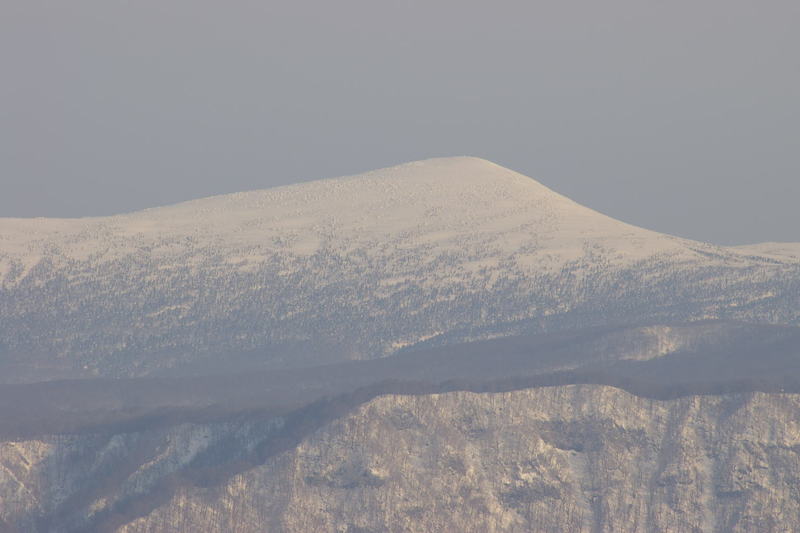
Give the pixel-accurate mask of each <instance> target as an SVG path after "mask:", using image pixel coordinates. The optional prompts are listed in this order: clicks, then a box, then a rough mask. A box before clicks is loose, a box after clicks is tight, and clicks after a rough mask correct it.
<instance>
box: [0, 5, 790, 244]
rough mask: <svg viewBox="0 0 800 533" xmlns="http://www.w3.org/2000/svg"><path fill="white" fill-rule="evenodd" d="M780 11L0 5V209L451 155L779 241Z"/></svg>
mask: <svg viewBox="0 0 800 533" xmlns="http://www.w3.org/2000/svg"><path fill="white" fill-rule="evenodd" d="M687 13H690V15H691V16H687ZM799 23H800V6H798V4H797V3H796V2H790V1H788V0H778V1H775V2H770V3H768V4H764V3H762V4H755V3H752V2H744V1H740V0H735V1H732V2H722V1H721V0H713V1H712V2H707V3H704V4H703V5H700V6H699V5H696V4H689V3H686V2H679V3H670V4H669V5H653V4H641V3H636V2H631V1H620V0H614V1H612V2H611V3H603V4H602V5H601V4H597V3H594V2H587V1H582V2H578V3H577V4H570V5H569V6H567V5H560V4H556V3H549V2H548V3H542V2H537V3H533V4H519V3H500V4H488V3H478V2H466V3H465V2H458V3H456V2H453V1H441V2H434V3H422V2H416V1H414V2H404V3H391V4H387V3H380V4H376V3H371V2H364V1H351V0H346V1H345V2H338V3H335V4H329V3H323V2H313V3H312V2H287V1H284V0H278V1H275V2H266V3H264V2H251V1H237V2H232V3H226V4H224V5H222V4H218V3H212V2H205V1H201V2H191V3H190V2H187V1H186V0H178V1H175V2H171V3H168V4H164V3H156V2H150V1H147V2H137V3H116V2H111V3H109V2H100V1H97V0H77V1H76V2H70V3H69V4H60V3H54V2H28V1H23V0H9V1H7V2H5V3H4V4H3V8H2V10H0V64H2V65H3V71H4V83H3V85H2V87H0V118H2V126H0V190H2V194H0V217H10V216H20V217H29V216H67V217H76V216H85V215H109V214H114V213H120V212H127V211H133V210H138V209H142V208H146V207H153V206H157V205H166V204H172V203H175V202H179V201H183V200H188V199H192V198H200V197H205V196H209V195H212V194H220V193H228V192H236V191H246V190H254V189H263V188H268V187H273V186H276V185H282V184H288V183H294V182H299V181H308V180H312V179H319V178H328V177H333V176H341V175H348V174H356V173H359V172H364V171H367V170H371V169H375V168H380V167H386V166H390V165H395V164H398V163H403V162H407V161H413V160H419V159H423V158H427V157H432V156H441V155H460V154H469V155H475V156H480V157H485V158H487V159H489V160H492V161H494V162H496V163H498V164H500V165H503V166H506V167H509V168H512V169H514V170H516V171H519V172H521V173H522V174H525V175H528V176H532V177H533V178H534V179H536V180H538V181H539V182H541V183H542V184H544V185H545V186H547V187H550V188H552V189H553V190H554V191H556V192H558V193H560V194H563V195H564V196H566V197H568V198H571V199H573V200H575V201H577V202H579V203H581V204H583V205H586V206H589V207H591V208H592V209H597V210H598V211H600V212H602V213H605V214H607V215H609V216H611V217H613V218H616V219H620V220H623V221H625V222H628V223H631V224H635V225H637V226H641V227H644V228H648V229H652V230H656V231H660V232H664V233H669V234H675V235H679V236H682V237H688V238H692V239H697V240H702V241H709V242H714V243H718V244H740V243H751V242H758V241H798V240H800V236H798V233H797V228H798V227H800V211H798V210H797V208H796V205H795V204H796V200H797V198H798V197H800V155H798V154H800V103H798V100H797V98H796V95H797V94H798V93H800V65H799V64H798V59H797V54H796V53H795V52H794V51H795V50H797V49H800V35H799V34H798V33H797V31H796V28H797V27H798V25H799Z"/></svg>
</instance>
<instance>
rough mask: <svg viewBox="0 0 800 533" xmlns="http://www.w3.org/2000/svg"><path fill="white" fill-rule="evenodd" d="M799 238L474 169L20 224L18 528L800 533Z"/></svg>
mask: <svg viewBox="0 0 800 533" xmlns="http://www.w3.org/2000/svg"><path fill="white" fill-rule="evenodd" d="M798 413H800V244H792V243H764V244H757V245H750V246H741V247H720V246H714V245H710V244H706V243H700V242H696V241H691V240H687V239H681V238H677V237H673V236H669V235H664V234H660V233H656V232H652V231H648V230H645V229H641V228H637V227H634V226H631V225H628V224H625V223H622V222H619V221H616V220H614V219H612V218H609V217H607V216H605V215H602V214H600V213H597V212H595V211H592V210H591V209H589V208H586V207H583V206H581V205H578V204H576V203H575V202H573V201H571V200H569V199H567V198H565V197H563V196H560V195H559V194H557V193H555V192H554V191H552V190H550V189H548V188H546V187H544V186H543V185H541V184H539V183H537V182H536V181H534V180H532V179H530V178H528V177H525V176H522V175H520V174H518V173H516V172H513V171H511V170H508V169H505V168H503V167H500V166H498V165H495V164H493V163H490V162H488V161H485V160H482V159H476V158H469V157H457V158H441V159H431V160H425V161H419V162H414V163H408V164H405V165H401V166H398V167H392V168H388V169H381V170H376V171H373V172H369V173H366V174H362V175H358V176H352V177H345V178H336V179H330V180H321V181H316V182H309V183H304V184H299V185H291V186H287V187H279V188H274V189H267V190H263V191H253V192H245V193H237V194H230V195H224V196H218V197H212V198H206V199H201V200H194V201H189V202H185V203H182V204H177V205H174V206H167V207H159V208H153V209H148V210H144V211H140V212H136V213H130V214H124V215H117V216H112V217H102V218H85V219H8V218H6V219H0V532H2V533H4V532H6V531H9V532H23V533H28V532H36V533H38V532H48V533H50V532H52V533H77V532H95V531H97V532H126V533H139V532H142V533H144V532H173V533H182V532H189V531H209V532H214V531H216V532H239V533H255V532H261V531H270V532H286V533H301V532H308V531H320V532H337V533H339V532H346V533H370V532H378V531H380V532H384V531H387V532H397V533H401V532H403V533H406V532H420V533H422V532H428V531H443V532H446V531H458V532H504V533H506V532H508V533H511V532H530V531H537V532H538V531H541V532H560V531H575V532H586V533H590V532H591V533H596V532H601V531H609V532H610V531H632V532H642V533H644V532H654V531H659V532H662V531H663V532H673V531H682V532H683V531H686V532H706V531H718V532H731V531H733V532H751V531H759V532H788V531H795V530H798V529H800V504H798V502H800V494H798V487H800V415H798Z"/></svg>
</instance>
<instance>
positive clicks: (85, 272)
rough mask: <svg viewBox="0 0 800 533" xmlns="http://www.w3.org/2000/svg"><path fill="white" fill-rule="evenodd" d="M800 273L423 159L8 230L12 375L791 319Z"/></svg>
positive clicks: (2, 242) (345, 354) (512, 181)
mask: <svg viewBox="0 0 800 533" xmlns="http://www.w3.org/2000/svg"><path fill="white" fill-rule="evenodd" d="M791 246H792V245H786V247H787V248H788V249H790V250H792V249H793V248H792V247H791ZM781 250H784V248H781ZM798 272H800V257H798V255H797V254H795V253H791V252H785V251H780V250H778V251H776V249H775V248H774V247H766V248H763V249H762V248H760V247H748V248H722V247H716V246H711V245H707V244H703V243H698V242H694V241H689V240H685V239H679V238H675V237H671V236H668V235H663V234H659V233H655V232H652V231H647V230H644V229H641V228H637V227H634V226H630V225H628V224H624V223H622V222H619V221H616V220H614V219H612V218H609V217H607V216H605V215H602V214H600V213H597V212H595V211H593V210H591V209H588V208H586V207H583V206H581V205H578V204H576V203H575V202H573V201H571V200H569V199H567V198H565V197H563V196H561V195H559V194H557V193H555V192H553V191H552V190H550V189H548V188H546V187H544V186H543V185H541V184H539V183H537V182H536V181H534V180H532V179H530V178H528V177H525V176H523V175H520V174H518V173H516V172H513V171H511V170H508V169H506V168H503V167H500V166H498V165H495V164H493V163H490V162H488V161H485V160H481V159H476V158H469V157H457V158H442V159H431V160H426V161H419V162H414V163H408V164H405V165H401V166H398V167H393V168H388V169H381V170H376V171H373V172H369V173H366V174H362V175H358V176H352V177H346V178H337V179H330V180H321V181H316V182H311V183H305V184H299V185H292V186H287V187H279V188H274V189H267V190H262V191H253V192H246V193H237V194H230V195H224V196H217V197H212V198H206V199H202V200H196V201H191V202H185V203H181V204H177V205H174V206H168V207H160V208H154V209H147V210H144V211H140V212H136V213H131V214H125V215H118V216H112V217H102V218H85V219H0V286H1V287H2V289H0V291H2V292H0V296H2V298H0V364H3V363H4V364H5V365H6V367H7V369H8V370H7V372H6V374H7V375H13V376H16V377H15V378H13V379H20V380H31V379H38V378H40V377H42V376H46V375H47V376H49V375H54V376H55V375H97V374H100V375H141V374H149V373H154V372H155V373H158V372H163V371H167V370H169V369H170V368H174V369H190V368H193V365H195V366H197V365H200V366H201V367H202V368H203V369H207V368H210V367H207V365H212V366H213V365H214V364H217V365H221V366H222V367H225V366H226V365H245V366H247V365H251V364H259V365H260V364H268V365H277V366H285V365H291V364H304V363H306V362H310V361H314V362H316V361H319V360H326V361H327V360H338V359H348V358H372V357H379V356H383V355H386V354H389V353H393V352H394V351H396V350H398V349H400V348H403V347H407V346H412V345H415V344H417V343H419V342H424V341H428V340H429V339H431V340H430V341H429V342H450V341H452V340H463V339H470V338H484V337H490V336H497V335H505V334H508V333H510V332H518V331H520V328H522V330H526V331H527V330H530V329H531V328H533V329H536V328H539V329H553V328H560V327H571V326H576V325H581V326H583V325H591V324H594V323H604V322H609V321H611V322H621V321H622V322H624V321H630V320H634V319H635V320H647V319H649V318H652V319H670V320H686V319H693V318H717V317H721V318H742V319H748V320H750V319H753V320H759V321H765V322H778V323H781V322H785V323H796V321H797V313H798V311H797V307H798V306H797V305H795V304H797V292H796V291H797V283H798V282H797V280H798V277H799V276H798ZM723 288H724V293H723V292H722V290H723ZM723 294H724V295H723ZM203 365H206V366H203ZM180 371H183V370H180ZM186 371H190V370H186Z"/></svg>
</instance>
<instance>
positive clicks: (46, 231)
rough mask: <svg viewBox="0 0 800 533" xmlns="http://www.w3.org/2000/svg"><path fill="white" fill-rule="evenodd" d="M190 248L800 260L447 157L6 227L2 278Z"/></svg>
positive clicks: (796, 249)
mask: <svg viewBox="0 0 800 533" xmlns="http://www.w3.org/2000/svg"><path fill="white" fill-rule="evenodd" d="M187 246H190V247H191V248H192V249H195V250H205V251H208V250H213V251H214V253H215V254H219V255H225V256H227V258H228V261H229V263H230V264H231V266H232V267H235V268H237V269H245V270H246V269H248V268H254V267H256V266H257V265H258V264H260V263H263V262H264V261H265V260H267V259H268V258H269V257H270V256H273V255H275V254H281V255H284V254H288V255H293V256H304V255H311V254H313V253H315V252H317V251H320V250H323V249H326V250H332V251H336V252H339V253H348V252H352V251H354V250H362V251H365V252H366V253H367V254H370V255H377V256H380V255H382V254H384V253H385V252H387V251H388V250H387V246H389V247H391V248H392V249H394V250H397V249H400V250H402V249H404V248H406V249H408V250H411V249H419V250H421V251H424V250H426V249H429V250H434V249H435V251H436V253H437V254H441V253H447V252H448V251H453V252H458V253H459V254H460V255H469V256H472V257H473V260H472V262H471V264H465V265H463V266H464V267H465V268H466V269H468V270H469V269H479V268H483V267H493V266H495V265H496V264H497V263H498V262H500V261H501V260H504V259H511V260H513V261H514V262H515V263H516V264H517V266H518V267H519V268H521V269H523V270H527V269H535V270H540V271H551V270H557V269H558V268H560V267H561V266H562V265H564V264H565V263H567V262H569V261H573V260H576V259H578V258H580V257H582V256H585V255H586V253H587V252H590V251H591V250H597V251H602V252H604V254H603V255H604V260H605V261H610V262H611V263H613V264H615V265H618V266H624V265H629V264H632V263H634V262H636V261H639V260H642V259H645V258H648V257H652V256H654V255H663V254H666V255H669V256H674V257H673V259H677V260H681V258H683V259H686V260H689V259H691V258H693V257H696V255H695V252H694V251H693V249H694V248H697V247H702V248H703V249H713V250H714V251H715V253H726V255H731V254H734V255H739V254H740V255H741V256H742V259H743V260H744V258H745V256H747V255H763V256H769V257H771V258H776V259H781V260H785V261H800V245H798V244H787V245H780V246H778V245H763V246H750V247H746V248H730V249H723V248H719V247H712V246H710V245H705V244H700V243H695V242H692V241H687V240H685V239H679V238H676V237H671V236H668V235H663V234H659V233H656V232H653V231H648V230H644V229H641V228H637V227H634V226H631V225H628V224H625V223H622V222H619V221H617V220H614V219H612V218H610V217H607V216H605V215H602V214H600V213H598V212H596V211H593V210H591V209H588V208H586V207H583V206H581V205H579V204H577V203H575V202H573V201H571V200H569V199H568V198H565V197H564V196H561V195H559V194H557V193H555V192H554V191H552V190H550V189H548V188H547V187H545V186H543V185H542V184H540V183H538V182H536V181H534V180H533V179H531V178H528V177H526V176H523V175H521V174H519V173H517V172H514V171H512V170H509V169H507V168H504V167H501V166H499V165H496V164H494V163H491V162H489V161H486V160H483V159H479V158H474V157H449V158H436V159H428V160H424V161H416V162H412V163H407V164H404V165H399V166H396V167H391V168H385V169H380V170H375V171H372V172H368V173H365V174H361V175H356V176H350V177H343V178H334V179H327V180H320V181H314V182H309V183H302V184H297V185H289V186H284V187H277V188H272V189H265V190H259V191H252V192H243V193H235V194H227V195H222V196H214V197H210V198H205V199H201V200H194V201H189V202H184V203H180V204H176V205H172V206H166V207H158V208H152V209H146V210H143V211H138V212H135V213H130V214H123V215H116V216H109V217H96V218H79V219H55V218H32V219H22V218H2V219H0V280H6V278H8V277H9V275H10V274H11V272H12V270H13V268H14V265H16V268H17V270H18V271H19V270H20V269H21V270H22V273H21V274H20V273H19V272H17V274H16V275H15V276H14V279H15V280H16V281H17V282H18V281H19V280H21V279H23V278H24V276H25V273H26V272H28V271H29V270H30V269H31V268H32V267H33V266H34V265H35V264H36V263H38V262H39V261H40V260H41V259H42V258H43V257H45V256H46V257H48V258H49V260H50V261H52V262H53V263H55V264H56V265H57V264H58V263H59V262H74V261H81V262H83V261H89V262H92V263H96V262H104V261H109V260H113V259H119V258H122V257H125V256H127V255H129V254H149V255H151V256H152V257H153V258H154V259H156V260H158V261H161V262H163V263H164V267H165V268H168V267H169V263H170V258H171V257H175V256H177V255H179V254H181V255H183V256H184V259H183V260H184V261H185V252H186V249H187ZM723 250H725V252H723ZM787 250H788V251H787ZM465 251H466V252H475V253H468V254H464V252H465ZM475 254H477V255H478V256H479V257H480V259H479V260H477V261H475V260H474V256H475ZM7 281H10V280H7Z"/></svg>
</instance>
